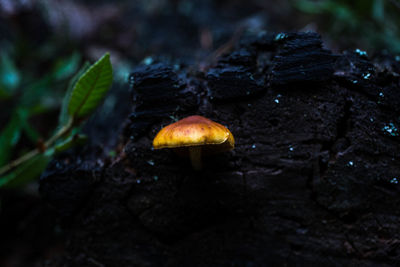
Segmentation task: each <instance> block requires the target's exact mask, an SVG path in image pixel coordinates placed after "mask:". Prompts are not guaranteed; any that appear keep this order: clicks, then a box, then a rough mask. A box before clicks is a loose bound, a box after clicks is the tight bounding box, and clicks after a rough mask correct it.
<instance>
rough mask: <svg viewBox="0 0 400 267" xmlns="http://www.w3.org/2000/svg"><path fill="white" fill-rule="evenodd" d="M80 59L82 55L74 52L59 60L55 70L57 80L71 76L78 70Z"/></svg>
mask: <svg viewBox="0 0 400 267" xmlns="http://www.w3.org/2000/svg"><path fill="white" fill-rule="evenodd" d="M80 60H81V56H80V55H79V53H74V54H72V55H71V56H69V57H67V58H65V59H61V60H59V61H58V62H57V63H56V65H55V68H54V70H53V73H54V78H55V79H56V80H62V79H66V78H68V77H70V76H71V75H72V74H74V73H75V72H76V71H77V69H78V67H79V62H80Z"/></svg>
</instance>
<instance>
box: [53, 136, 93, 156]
mask: <svg viewBox="0 0 400 267" xmlns="http://www.w3.org/2000/svg"><path fill="white" fill-rule="evenodd" d="M87 140H88V137H87V136H86V135H83V134H74V135H72V136H70V137H68V138H67V139H66V140H65V141H63V142H61V143H60V144H57V145H56V146H55V148H54V149H55V152H56V153H60V152H63V151H66V150H68V149H70V148H72V147H74V146H82V145H84V144H86V142H87Z"/></svg>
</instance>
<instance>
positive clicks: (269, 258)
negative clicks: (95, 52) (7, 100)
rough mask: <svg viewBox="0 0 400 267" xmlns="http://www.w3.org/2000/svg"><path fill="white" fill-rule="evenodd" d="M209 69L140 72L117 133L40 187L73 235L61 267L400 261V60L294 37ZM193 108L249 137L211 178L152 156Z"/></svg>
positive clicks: (207, 166)
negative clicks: (164, 133)
mask: <svg viewBox="0 0 400 267" xmlns="http://www.w3.org/2000/svg"><path fill="white" fill-rule="evenodd" d="M208 62H212V60H211V61H208ZM210 64H211V63H209V64H205V65H204V68H202V71H198V70H196V68H195V67H193V66H192V67H188V66H186V65H183V64H182V65H179V64H176V63H170V62H169V61H168V60H165V61H163V62H158V63H157V62H156V63H153V64H150V65H141V66H138V67H137V68H136V69H134V70H133V72H132V75H131V79H130V83H129V85H128V84H126V89H128V87H130V90H131V96H130V98H128V97H125V98H123V99H121V100H120V101H123V102H124V103H130V104H131V107H130V108H132V113H131V115H129V116H127V115H126V116H125V115H123V114H125V113H124V112H121V113H116V114H117V115H115V116H113V117H109V119H107V120H104V121H103V125H102V127H103V128H101V126H98V128H97V129H103V130H99V131H102V133H103V135H104V139H103V140H108V141H109V142H108V143H101V142H97V143H96V142H94V143H93V144H92V145H91V146H88V147H86V148H85V149H83V150H76V151H72V152H71V153H69V154H65V155H63V156H62V157H60V158H59V159H58V160H55V161H53V162H52V163H51V164H50V166H49V167H48V170H47V171H46V173H45V174H44V175H43V176H42V178H41V182H40V193H41V195H42V196H43V198H44V199H45V200H46V201H47V202H48V203H49V204H51V205H52V206H53V207H54V208H55V210H56V211H57V212H58V214H59V218H61V223H62V225H63V228H64V229H67V230H68V232H67V233H68V234H66V239H67V241H66V251H65V253H63V254H62V256H60V257H56V258H53V260H51V261H50V262H47V266H394V265H399V264H400V234H399V226H398V225H399V222H400V212H399V209H398V207H399V204H400V197H399V193H400V185H399V184H398V181H399V180H400V177H399V175H400V165H399V160H400V137H399V131H398V130H397V129H398V127H400V117H399V114H400V113H399V112H400V90H399V88H400V83H399V82H400V81H399V75H400V64H399V62H397V61H395V59H394V58H393V57H390V56H384V55H382V56H376V57H374V58H373V59H371V58H369V57H368V56H366V55H364V53H362V51H358V52H347V53H343V54H332V53H331V52H330V51H328V50H326V49H324V48H323V47H322V43H321V40H320V37H319V36H318V35H317V34H315V33H289V34H279V35H276V34H245V35H243V36H242V37H241V39H240V41H236V42H235V43H234V45H233V49H232V50H230V51H229V53H226V54H224V55H223V56H222V57H220V58H219V59H218V62H217V64H214V65H210ZM193 114H198V115H202V116H205V117H207V118H210V119H212V120H214V121H216V122H219V123H221V124H223V125H226V126H227V127H228V128H229V129H230V130H231V132H232V133H233V135H234V137H235V140H236V147H235V149H234V150H233V151H231V152H228V153H223V154H219V155H215V156H213V157H209V158H205V159H204V170H203V171H201V172H195V171H193V170H192V168H191V166H190V163H189V161H188V160H187V159H181V158H179V157H178V156H176V155H175V154H174V153H173V152H172V151H170V150H167V149H165V150H153V149H152V139H153V138H154V136H155V134H156V133H157V131H158V130H160V129H161V127H163V126H165V125H167V124H170V123H172V122H174V121H175V120H177V119H181V118H184V117H186V116H189V115H193ZM110 118H112V119H110ZM110 120H112V121H113V123H114V124H113V125H115V124H116V125H117V127H112V128H111V127H110ZM98 123H99V125H101V121H99V122H98ZM118 125H119V127H118ZM110 128H111V130H110ZM118 129H121V131H118ZM92 134H93V135H95V133H92ZM97 141H98V140H97ZM110 147H111V148H113V149H115V150H116V151H117V156H116V157H114V158H110V157H108V156H107V153H105V152H104V151H107V150H109V149H110Z"/></svg>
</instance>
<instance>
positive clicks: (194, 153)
mask: <svg viewBox="0 0 400 267" xmlns="http://www.w3.org/2000/svg"><path fill="white" fill-rule="evenodd" d="M189 154H190V161H191V162H192V166H193V169H195V170H196V171H200V170H201V168H202V164H201V146H191V147H189Z"/></svg>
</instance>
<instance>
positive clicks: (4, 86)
mask: <svg viewBox="0 0 400 267" xmlns="http://www.w3.org/2000/svg"><path fill="white" fill-rule="evenodd" d="M20 80H21V78H20V75H19V72H18V70H17V68H16V67H15V64H14V62H13V61H12V59H11V58H10V57H9V56H8V55H7V54H6V53H1V54H0V95H2V96H3V97H5V96H10V95H11V94H12V93H13V92H14V90H15V89H16V88H17V87H18V85H19V83H20Z"/></svg>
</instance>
